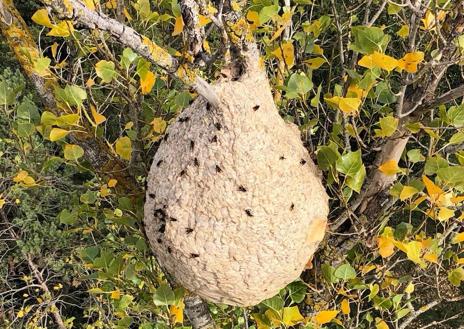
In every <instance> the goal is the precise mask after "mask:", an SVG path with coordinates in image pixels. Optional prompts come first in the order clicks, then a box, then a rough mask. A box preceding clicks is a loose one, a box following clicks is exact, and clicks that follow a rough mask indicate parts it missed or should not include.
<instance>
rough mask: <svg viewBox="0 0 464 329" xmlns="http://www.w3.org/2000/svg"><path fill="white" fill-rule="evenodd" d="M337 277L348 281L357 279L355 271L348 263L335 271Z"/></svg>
mask: <svg viewBox="0 0 464 329" xmlns="http://www.w3.org/2000/svg"><path fill="white" fill-rule="evenodd" d="M334 274H335V277H337V278H339V279H341V280H343V281H346V280H350V279H354V278H355V277H356V271H355V269H354V268H353V267H352V266H351V265H350V264H348V263H346V264H342V265H340V266H339V267H337V269H336V270H335V273H334Z"/></svg>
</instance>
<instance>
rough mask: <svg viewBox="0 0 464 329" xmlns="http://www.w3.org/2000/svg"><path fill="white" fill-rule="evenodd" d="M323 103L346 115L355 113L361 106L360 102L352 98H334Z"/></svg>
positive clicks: (326, 99)
mask: <svg viewBox="0 0 464 329" xmlns="http://www.w3.org/2000/svg"><path fill="white" fill-rule="evenodd" d="M325 101H326V102H328V103H329V104H331V105H333V106H335V107H337V108H338V109H339V110H341V111H343V112H345V113H347V114H352V113H357V112H358V110H359V106H360V105H361V100H360V99H358V98H353V97H340V96H334V97H331V98H325Z"/></svg>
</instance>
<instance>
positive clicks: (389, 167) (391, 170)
mask: <svg viewBox="0 0 464 329" xmlns="http://www.w3.org/2000/svg"><path fill="white" fill-rule="evenodd" d="M379 170H380V171H381V172H382V173H384V174H385V175H387V176H392V175H395V174H396V173H398V172H399V171H400V168H399V167H398V163H397V162H396V161H395V160H393V159H392V160H388V161H387V162H385V163H383V164H382V165H380V166H379Z"/></svg>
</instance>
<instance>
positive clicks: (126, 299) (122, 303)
mask: <svg viewBox="0 0 464 329" xmlns="http://www.w3.org/2000/svg"><path fill="white" fill-rule="evenodd" d="M133 300H134V297H133V296H131V295H123V296H122V297H121V299H120V300H119V303H118V306H117V309H118V310H119V311H124V310H125V309H126V308H128V307H129V305H130V304H131V303H132V301H133Z"/></svg>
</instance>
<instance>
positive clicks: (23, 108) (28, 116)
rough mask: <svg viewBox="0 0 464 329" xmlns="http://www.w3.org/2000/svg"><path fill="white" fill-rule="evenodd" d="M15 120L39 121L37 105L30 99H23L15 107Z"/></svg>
mask: <svg viewBox="0 0 464 329" xmlns="http://www.w3.org/2000/svg"><path fill="white" fill-rule="evenodd" d="M44 113H45V112H44ZM16 120H21V121H23V122H28V123H35V124H38V123H39V122H40V114H39V111H38V110H37V106H36V105H35V104H34V103H33V102H32V101H31V100H30V99H25V100H23V101H22V102H21V103H20V104H19V105H18V108H17V109H16Z"/></svg>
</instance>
